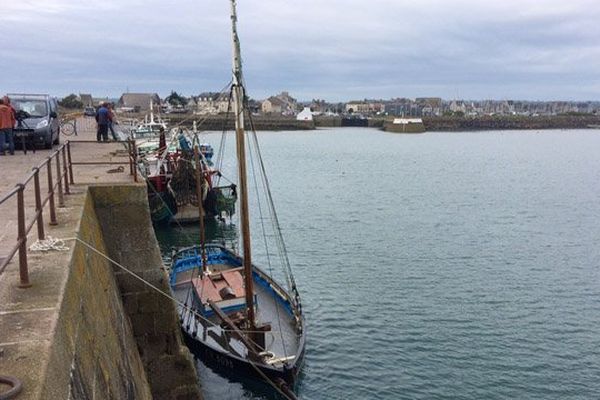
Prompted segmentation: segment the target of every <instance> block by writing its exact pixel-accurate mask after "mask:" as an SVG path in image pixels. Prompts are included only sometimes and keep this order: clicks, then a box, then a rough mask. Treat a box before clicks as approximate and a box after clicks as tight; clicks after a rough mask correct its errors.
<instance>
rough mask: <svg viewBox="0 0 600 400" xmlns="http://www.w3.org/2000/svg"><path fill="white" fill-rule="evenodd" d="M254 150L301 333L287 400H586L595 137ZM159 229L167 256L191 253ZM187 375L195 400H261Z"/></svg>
mask: <svg viewBox="0 0 600 400" xmlns="http://www.w3.org/2000/svg"><path fill="white" fill-rule="evenodd" d="M259 140H260V141H261V144H262V152H263V156H264V159H265V162H266V164H267V165H266V166H267V170H268V171H269V179H270V182H271V185H272V189H273V197H274V199H275V203H276V205H277V211H278V213H279V214H278V216H279V220H280V222H281V227H282V229H283V234H284V237H285V239H286V244H287V248H288V250H289V258H290V261H291V264H292V267H293V268H294V273H295V277H296V282H297V284H298V288H299V291H300V294H301V296H302V305H303V310H304V314H305V317H306V326H307V346H306V357H305V359H306V365H305V368H304V377H303V379H302V381H301V384H300V388H299V397H300V398H303V399H317V400H319V399H327V400H329V399H336V400H337V399H340V400H341V399H385V400H396V399H473V400H475V399H491V400H495V399H498V400H501V399H510V398H514V399H551V400H559V399H560V400H563V399H573V400H575V399H598V398H600V379H598V377H599V376H600V335H598V332H600V302H599V299H600V284H599V282H600V268H599V266H600V246H599V245H598V243H600V223H599V221H600V198H599V195H600V158H599V157H598V149H600V135H599V134H598V132H597V131H591V130H588V131H584V130H581V131H578V130H573V131H545V132H523V131H512V132H469V133H451V134H450V133H426V134H424V135H410V136H408V135H394V134H389V133H384V132H380V131H377V130H373V129H362V128H354V129H352V128H346V129H329V130H321V131H316V132H276V133H275V132H273V133H271V132H269V133H263V132H261V133H259ZM207 141H209V142H211V141H212V140H211V139H210V138H209V139H208V140H207ZM213 142H214V141H213ZM228 176H232V174H228ZM250 207H251V214H252V215H253V216H256V213H255V212H252V207H253V206H252V203H251V204H250ZM172 229H173V230H171V231H167V232H165V231H161V230H160V229H159V230H158V231H157V235H158V236H159V240H160V242H161V246H162V247H163V251H166V252H167V253H169V251H170V250H169V249H170V247H171V246H180V245H183V246H187V245H190V244H191V243H195V240H196V239H195V238H198V237H199V232H198V227H184V228H182V229H179V228H172ZM178 229H179V230H178ZM207 230H208V236H209V237H210V238H211V240H217V241H218V240H223V239H224V240H226V241H234V240H235V232H234V231H235V229H233V226H230V227H229V228H228V227H220V226H218V225H215V224H212V225H209V226H208V229H207ZM174 232H175V233H174ZM253 232H255V231H253ZM253 239H254V242H253V248H254V246H255V243H256V242H257V241H259V239H260V234H259V235H258V237H257V236H253ZM257 247H258V246H257ZM263 253H264V252H263ZM263 253H261V251H260V250H258V249H257V251H256V252H255V254H254V259H255V262H256V264H257V265H264V263H263V260H264V257H263V256H264V254H263ZM163 254H165V253H163ZM200 370H201V373H200V374H201V381H202V383H203V385H204V391H205V394H206V399H207V400H217V399H240V398H253V396H254V398H261V397H260V396H261V395H260V394H256V393H254V392H249V389H248V387H247V386H243V385H241V384H239V383H234V384H232V385H229V384H225V382H228V380H226V379H224V378H221V377H219V376H217V375H214V374H210V373H209V371H206V370H203V369H202V368H200ZM257 396H258V397H257Z"/></svg>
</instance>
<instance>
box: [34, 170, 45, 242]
mask: <svg viewBox="0 0 600 400" xmlns="http://www.w3.org/2000/svg"><path fill="white" fill-rule="evenodd" d="M33 170H34V171H35V172H34V173H33V183H34V190H35V213H36V214H37V218H36V219H37V230H38V239H39V240H44V239H45V236H44V210H43V209H42V195H41V194H40V169H39V168H38V167H35V168H34V169H33Z"/></svg>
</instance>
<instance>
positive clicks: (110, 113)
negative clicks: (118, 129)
mask: <svg viewBox="0 0 600 400" xmlns="http://www.w3.org/2000/svg"><path fill="white" fill-rule="evenodd" d="M113 107H114V106H113V104H112V103H108V106H107V107H106V108H107V109H108V116H109V121H108V129H110V133H111V135H112V138H113V140H114V141H115V142H116V141H117V140H119V139H118V138H117V134H116V133H115V129H114V128H113V124H114V123H116V120H115V112H114V111H113Z"/></svg>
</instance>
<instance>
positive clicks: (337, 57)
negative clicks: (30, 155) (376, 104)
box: [0, 0, 600, 102]
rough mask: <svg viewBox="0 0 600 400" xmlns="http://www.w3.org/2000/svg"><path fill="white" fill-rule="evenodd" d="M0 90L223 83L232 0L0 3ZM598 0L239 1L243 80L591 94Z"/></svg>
mask: <svg viewBox="0 0 600 400" xmlns="http://www.w3.org/2000/svg"><path fill="white" fill-rule="evenodd" d="M0 1H1V2H2V3H3V4H2V6H1V7H0V10H1V12H0V26H1V27H2V30H3V34H2V35H0V49H1V50H0V53H1V54H2V56H1V57H0V60H1V63H2V66H1V68H2V70H1V73H0V92H20V93H31V92H35V93H50V94H53V95H56V96H59V97H60V96H65V95H67V94H69V93H92V94H93V95H94V96H95V97H105V96H108V97H118V96H120V95H121V93H123V92H127V91H129V92H157V93H159V94H160V95H161V96H165V95H167V94H169V93H170V91H171V90H175V91H177V92H178V93H180V94H183V95H192V94H199V93H201V92H205V91H217V92H218V91H221V90H222V89H223V88H224V87H225V86H226V85H227V84H228V82H229V80H230V76H231V33H230V17H229V13H230V4H229V1H228V0H163V1H156V0H103V1H102V0H101V1H100V2H97V1H88V2H83V1H75V0H19V1H9V0H0ZM599 21H600V6H598V3H597V0H569V1H564V0H536V1H533V0H504V1H480V0H479V1H474V0H457V1H448V0H446V1H444V0H419V1H408V0H363V1H358V0H238V24H239V25H238V29H239V36H240V42H241V48H242V58H243V62H244V65H243V68H244V76H245V81H246V86H247V90H248V92H249V94H250V96H251V97H252V98H255V99H264V98H266V97H268V96H271V95H274V94H277V93H279V92H281V91H284V90H285V91H288V92H289V93H290V95H292V96H293V97H295V98H297V99H300V100H310V99H313V98H320V99H325V100H327V101H331V102H337V101H349V100H358V99H364V98H376V99H379V98H381V99H389V98H395V97H408V98H414V97H426V96H435V97H442V98H444V99H498V100H504V99H523V100H600V22H599Z"/></svg>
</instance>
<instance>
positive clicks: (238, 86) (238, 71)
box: [231, 0, 256, 336]
mask: <svg viewBox="0 0 600 400" xmlns="http://www.w3.org/2000/svg"><path fill="white" fill-rule="evenodd" d="M231 33H232V39H233V87H232V90H233V109H234V112H235V137H236V148H237V158H238V175H239V180H240V219H241V224H242V226H241V233H242V245H243V259H244V283H245V286H246V315H247V318H248V323H249V326H248V330H250V331H252V332H253V331H255V330H256V320H255V317H254V281H253V279H252V253H251V250H250V222H249V217H248V184H247V173H246V145H245V136H244V104H243V103H244V87H243V78H242V58H241V55H240V41H239V38H238V34H237V14H236V10H235V0H231ZM251 336H253V335H252V334H251Z"/></svg>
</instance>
